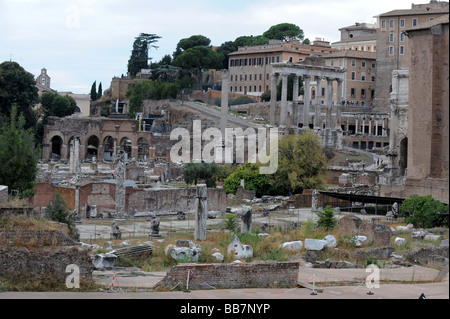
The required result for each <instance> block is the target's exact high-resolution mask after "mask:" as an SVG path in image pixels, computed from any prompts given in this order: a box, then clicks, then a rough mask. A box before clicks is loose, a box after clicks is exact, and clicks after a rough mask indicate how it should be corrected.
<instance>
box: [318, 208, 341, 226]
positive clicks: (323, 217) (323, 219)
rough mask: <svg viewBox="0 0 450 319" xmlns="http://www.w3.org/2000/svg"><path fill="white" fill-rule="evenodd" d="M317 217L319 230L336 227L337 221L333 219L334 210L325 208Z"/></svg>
mask: <svg viewBox="0 0 450 319" xmlns="http://www.w3.org/2000/svg"><path fill="white" fill-rule="evenodd" d="M317 216H318V217H319V221H318V222H317V226H318V227H319V228H323V229H325V230H330V229H333V228H335V227H336V224H337V221H336V217H334V208H333V207H331V206H330V205H328V206H327V207H325V209H324V210H320V211H318V212H317Z"/></svg>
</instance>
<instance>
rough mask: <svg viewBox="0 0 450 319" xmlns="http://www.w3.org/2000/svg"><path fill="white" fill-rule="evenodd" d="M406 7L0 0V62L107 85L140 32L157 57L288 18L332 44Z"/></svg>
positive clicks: (83, 86) (60, 86)
mask: <svg viewBox="0 0 450 319" xmlns="http://www.w3.org/2000/svg"><path fill="white" fill-rule="evenodd" d="M409 7H410V0H401V1H400V0H399V1H396V2H395V4H392V1H387V0H378V1H377V5H376V6H374V5H373V4H372V3H369V2H366V1H354V0H341V1H330V0H316V1H314V2H312V1H299V0H279V1H276V2H273V1H268V0H240V1H238V0H229V1H206V0H192V1H185V0H171V1H159V0H158V1H156V0H145V1H144V0H127V1H125V2H124V1H119V0H95V1H92V0H70V1H60V0H39V1H37V0H0V62H1V61H4V60H9V58H10V54H12V56H13V60H16V61H17V62H19V63H20V64H21V65H22V66H23V67H24V68H26V69H27V70H28V71H29V72H31V73H34V74H39V71H40V69H41V68H42V67H44V66H45V67H46V68H47V69H48V72H49V75H50V76H51V77H52V87H53V85H54V87H53V88H55V89H57V90H61V91H74V92H75V93H89V90H90V86H91V85H92V83H93V82H94V81H97V83H99V82H102V84H103V87H104V88H107V87H109V84H110V82H111V78H112V77H114V76H120V75H122V74H126V68H127V62H128V59H129V56H130V53H131V48H132V44H133V41H134V38H135V37H136V36H138V35H139V33H141V32H145V33H155V34H158V35H159V36H161V37H162V38H161V39H160V40H159V41H158V43H157V45H158V46H159V49H158V50H154V49H152V50H151V51H150V56H152V57H153V58H154V60H157V61H158V60H160V59H161V58H162V57H163V56H164V55H166V54H172V53H173V51H174V50H175V48H176V45H177V43H178V41H179V40H180V39H182V38H186V37H189V36H191V35H194V34H201V35H205V36H207V37H208V38H210V39H211V44H213V45H221V44H222V43H223V42H225V41H233V40H235V39H236V38H237V37H239V36H242V35H260V34H262V33H263V32H265V31H266V30H268V29H269V28H270V27H271V26H272V25H275V24H278V23H282V22H289V23H294V24H296V25H298V26H299V27H300V28H301V29H303V31H304V33H305V37H308V38H309V39H311V40H314V39H315V37H321V38H325V40H327V41H331V42H334V41H337V40H339V36H340V33H339V30H338V29H339V28H342V27H344V26H349V25H352V24H354V23H355V22H373V21H374V19H373V16H375V15H377V14H380V13H383V12H387V11H390V10H394V9H398V8H409ZM83 90H85V91H83Z"/></svg>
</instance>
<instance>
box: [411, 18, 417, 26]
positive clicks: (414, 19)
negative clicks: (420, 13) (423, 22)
mask: <svg viewBox="0 0 450 319" xmlns="http://www.w3.org/2000/svg"><path fill="white" fill-rule="evenodd" d="M417 25H418V20H417V18H413V19H412V26H413V27H416V26H417Z"/></svg>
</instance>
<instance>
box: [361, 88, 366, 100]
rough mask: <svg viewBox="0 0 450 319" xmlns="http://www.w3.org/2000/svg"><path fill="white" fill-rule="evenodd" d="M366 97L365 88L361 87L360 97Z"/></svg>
mask: <svg viewBox="0 0 450 319" xmlns="http://www.w3.org/2000/svg"><path fill="white" fill-rule="evenodd" d="M365 97H366V89H361V98H365Z"/></svg>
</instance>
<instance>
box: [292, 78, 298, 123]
mask: <svg viewBox="0 0 450 319" xmlns="http://www.w3.org/2000/svg"><path fill="white" fill-rule="evenodd" d="M298 80H299V79H298V75H294V88H293V90H292V123H293V126H294V128H297V127H298V122H299V120H298V116H299V112H298Z"/></svg>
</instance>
